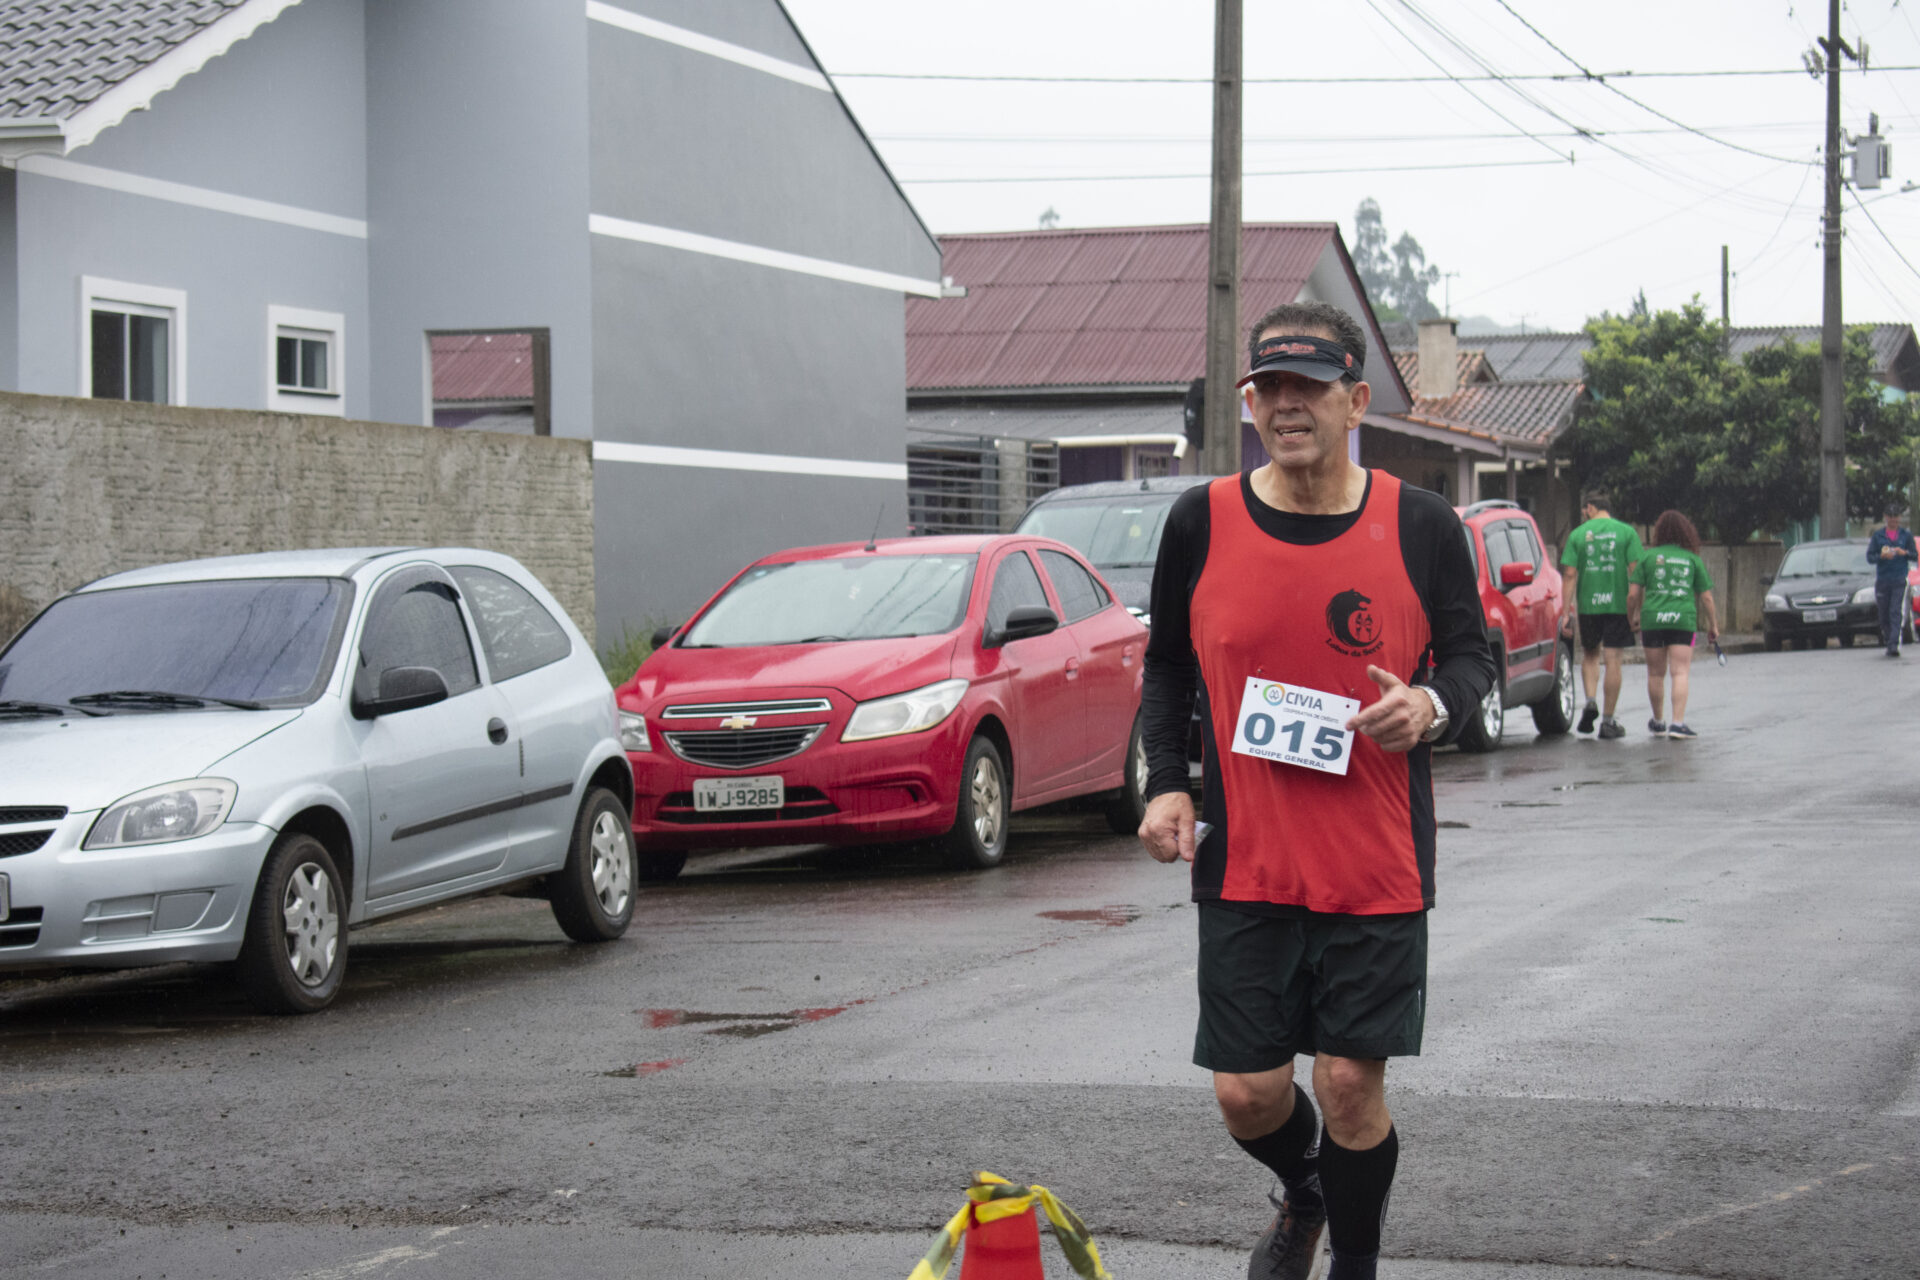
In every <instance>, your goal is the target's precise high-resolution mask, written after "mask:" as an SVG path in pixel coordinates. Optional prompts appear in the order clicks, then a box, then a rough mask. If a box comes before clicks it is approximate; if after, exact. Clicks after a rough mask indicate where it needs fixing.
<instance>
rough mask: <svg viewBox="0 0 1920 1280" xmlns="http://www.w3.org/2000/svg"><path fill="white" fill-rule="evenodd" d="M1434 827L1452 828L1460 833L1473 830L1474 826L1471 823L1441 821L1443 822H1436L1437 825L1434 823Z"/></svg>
mask: <svg viewBox="0 0 1920 1280" xmlns="http://www.w3.org/2000/svg"><path fill="white" fill-rule="evenodd" d="M1433 825H1434V826H1436V827H1452V828H1454V829H1455V830H1458V831H1466V830H1468V829H1469V828H1471V827H1472V826H1473V824H1472V823H1471V822H1453V821H1450V820H1449V821H1441V822H1436V823H1434V824H1433Z"/></svg>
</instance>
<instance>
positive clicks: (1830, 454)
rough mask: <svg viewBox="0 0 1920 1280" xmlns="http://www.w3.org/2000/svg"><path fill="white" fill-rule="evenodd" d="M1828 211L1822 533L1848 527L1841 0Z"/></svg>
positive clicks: (1831, 54)
mask: <svg viewBox="0 0 1920 1280" xmlns="http://www.w3.org/2000/svg"><path fill="white" fill-rule="evenodd" d="M1820 46H1821V48H1823V49H1825V50H1826V54H1827V146H1826V153H1827V212H1826V218H1825V220H1824V222H1823V223H1822V231H1821V247H1822V248H1823V249H1824V251H1825V255H1826V265H1825V272H1824V289H1823V301H1822V305H1821V309H1820V536H1821V537H1823V538H1838V537H1842V536H1844V535H1845V533H1846V530H1847V421H1846V381H1845V379H1846V366H1845V362H1844V359H1843V350H1844V348H1843V346H1842V343H1841V335H1840V55H1841V54H1842V53H1845V54H1846V55H1847V56H1848V57H1849V58H1855V60H1856V61H1857V60H1858V59H1857V56H1856V55H1855V54H1854V52H1853V50H1852V49H1850V48H1848V47H1847V44H1846V42H1845V41H1844V40H1842V39H1841V38H1840V0H1827V38H1826V39H1824V40H1822V41H1821V42H1820Z"/></svg>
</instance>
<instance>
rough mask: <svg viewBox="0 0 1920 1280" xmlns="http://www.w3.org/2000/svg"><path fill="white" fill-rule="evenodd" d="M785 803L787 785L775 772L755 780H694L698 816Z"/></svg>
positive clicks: (694, 804) (776, 805) (777, 805)
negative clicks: (699, 814)
mask: <svg viewBox="0 0 1920 1280" xmlns="http://www.w3.org/2000/svg"><path fill="white" fill-rule="evenodd" d="M786 803H787V782H786V779H785V778H782V777H781V776H780V775H779V774H777V773H769V774H765V775H763V776H761V777H757V778H695V779H694V782H693V807H694V809H695V811H697V812H699V813H726V812H728V811H730V810H734V809H778V808H780V807H781V806H783V805H785V804H786Z"/></svg>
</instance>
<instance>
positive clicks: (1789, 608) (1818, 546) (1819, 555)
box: [1760, 538, 1909, 652]
mask: <svg viewBox="0 0 1920 1280" xmlns="http://www.w3.org/2000/svg"><path fill="white" fill-rule="evenodd" d="M1873 579H1874V568H1873V566H1872V565H1870V564H1868V563H1867V544H1866V542H1865V540H1864V539H1860V538H1828V539H1824V540H1822V541H1820V542H1803V543H1801V544H1800V545H1799V546H1797V547H1795V548H1794V549H1793V550H1791V551H1789V552H1787V558H1786V559H1784V560H1782V561H1781V562H1780V572H1779V573H1777V574H1776V575H1774V577H1773V578H1771V579H1769V580H1767V600H1766V606H1765V608H1764V609H1763V611H1762V613H1761V621H1760V634H1761V639H1762V640H1763V641H1764V643H1765V644H1766V647H1767V650H1768V652H1778V651H1779V650H1780V649H1781V648H1783V647H1784V646H1786V645H1787V644H1789V643H1791V644H1792V645H1793V647H1794V648H1796V649H1824V648H1826V645H1827V637H1828V636H1836V637H1838V638H1839V640H1840V645H1841V647H1842V648H1846V647H1848V646H1850V645H1851V644H1852V643H1853V642H1854V638H1855V637H1856V636H1865V637H1866V638H1867V640H1868V641H1869V642H1871V643H1874V644H1878V643H1879V642H1880V615H1879V613H1878V611H1877V610H1876V608H1875V606H1874V600H1873ZM1908 613H1909V610H1908V609H1907V605H1906V601H1905V599H1904V598H1903V599H1902V600H1901V604H1900V615H1899V616H1901V617H1903V618H1904V617H1906V616H1907V615H1908Z"/></svg>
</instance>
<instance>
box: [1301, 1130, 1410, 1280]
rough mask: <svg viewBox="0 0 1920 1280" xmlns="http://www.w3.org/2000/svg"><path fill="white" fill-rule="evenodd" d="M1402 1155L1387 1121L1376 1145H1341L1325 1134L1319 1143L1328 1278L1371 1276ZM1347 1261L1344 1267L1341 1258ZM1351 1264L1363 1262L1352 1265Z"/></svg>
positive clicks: (1396, 1137)
mask: <svg viewBox="0 0 1920 1280" xmlns="http://www.w3.org/2000/svg"><path fill="white" fill-rule="evenodd" d="M1399 1160H1400V1138H1399V1136H1398V1135H1397V1134H1395V1133H1394V1131H1393V1129H1392V1127H1391V1126H1389V1127H1388V1129H1387V1136H1386V1137H1385V1138H1383V1139H1381V1141H1380V1144H1379V1145H1378V1146H1375V1147H1370V1148H1368V1149H1367V1150H1365V1151H1352V1150H1349V1149H1348V1148H1346V1147H1343V1146H1341V1145H1340V1144H1339V1143H1337V1142H1335V1141H1334V1140H1333V1136H1332V1135H1331V1134H1329V1135H1328V1136H1327V1137H1326V1139H1325V1140H1324V1141H1323V1142H1322V1143H1321V1144H1320V1184H1321V1187H1322V1189H1323V1191H1324V1193H1325V1195H1326V1200H1327V1235H1328V1236H1329V1237H1330V1238H1331V1239H1332V1241H1333V1258H1334V1264H1333V1271H1332V1272H1331V1277H1341V1278H1343V1280H1344V1277H1348V1276H1352V1277H1370V1276H1372V1275H1373V1259H1374V1257H1375V1256H1376V1255H1378V1254H1379V1252H1380V1228H1381V1227H1382V1226H1383V1225H1384V1224H1385V1223H1386V1220H1387V1193H1388V1192H1389V1191H1391V1190H1392V1189H1393V1170H1394V1166H1395V1165H1396V1164H1398V1163H1399ZM1343 1257H1344V1258H1346V1259H1348V1260H1350V1265H1349V1266H1348V1267H1347V1268H1346V1269H1344V1270H1343V1269H1342V1267H1341V1260H1342V1258H1343ZM1352 1263H1363V1264H1364V1265H1363V1267H1362V1268H1361V1269H1355V1268H1354V1267H1353V1266H1352V1265H1351V1264H1352Z"/></svg>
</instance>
